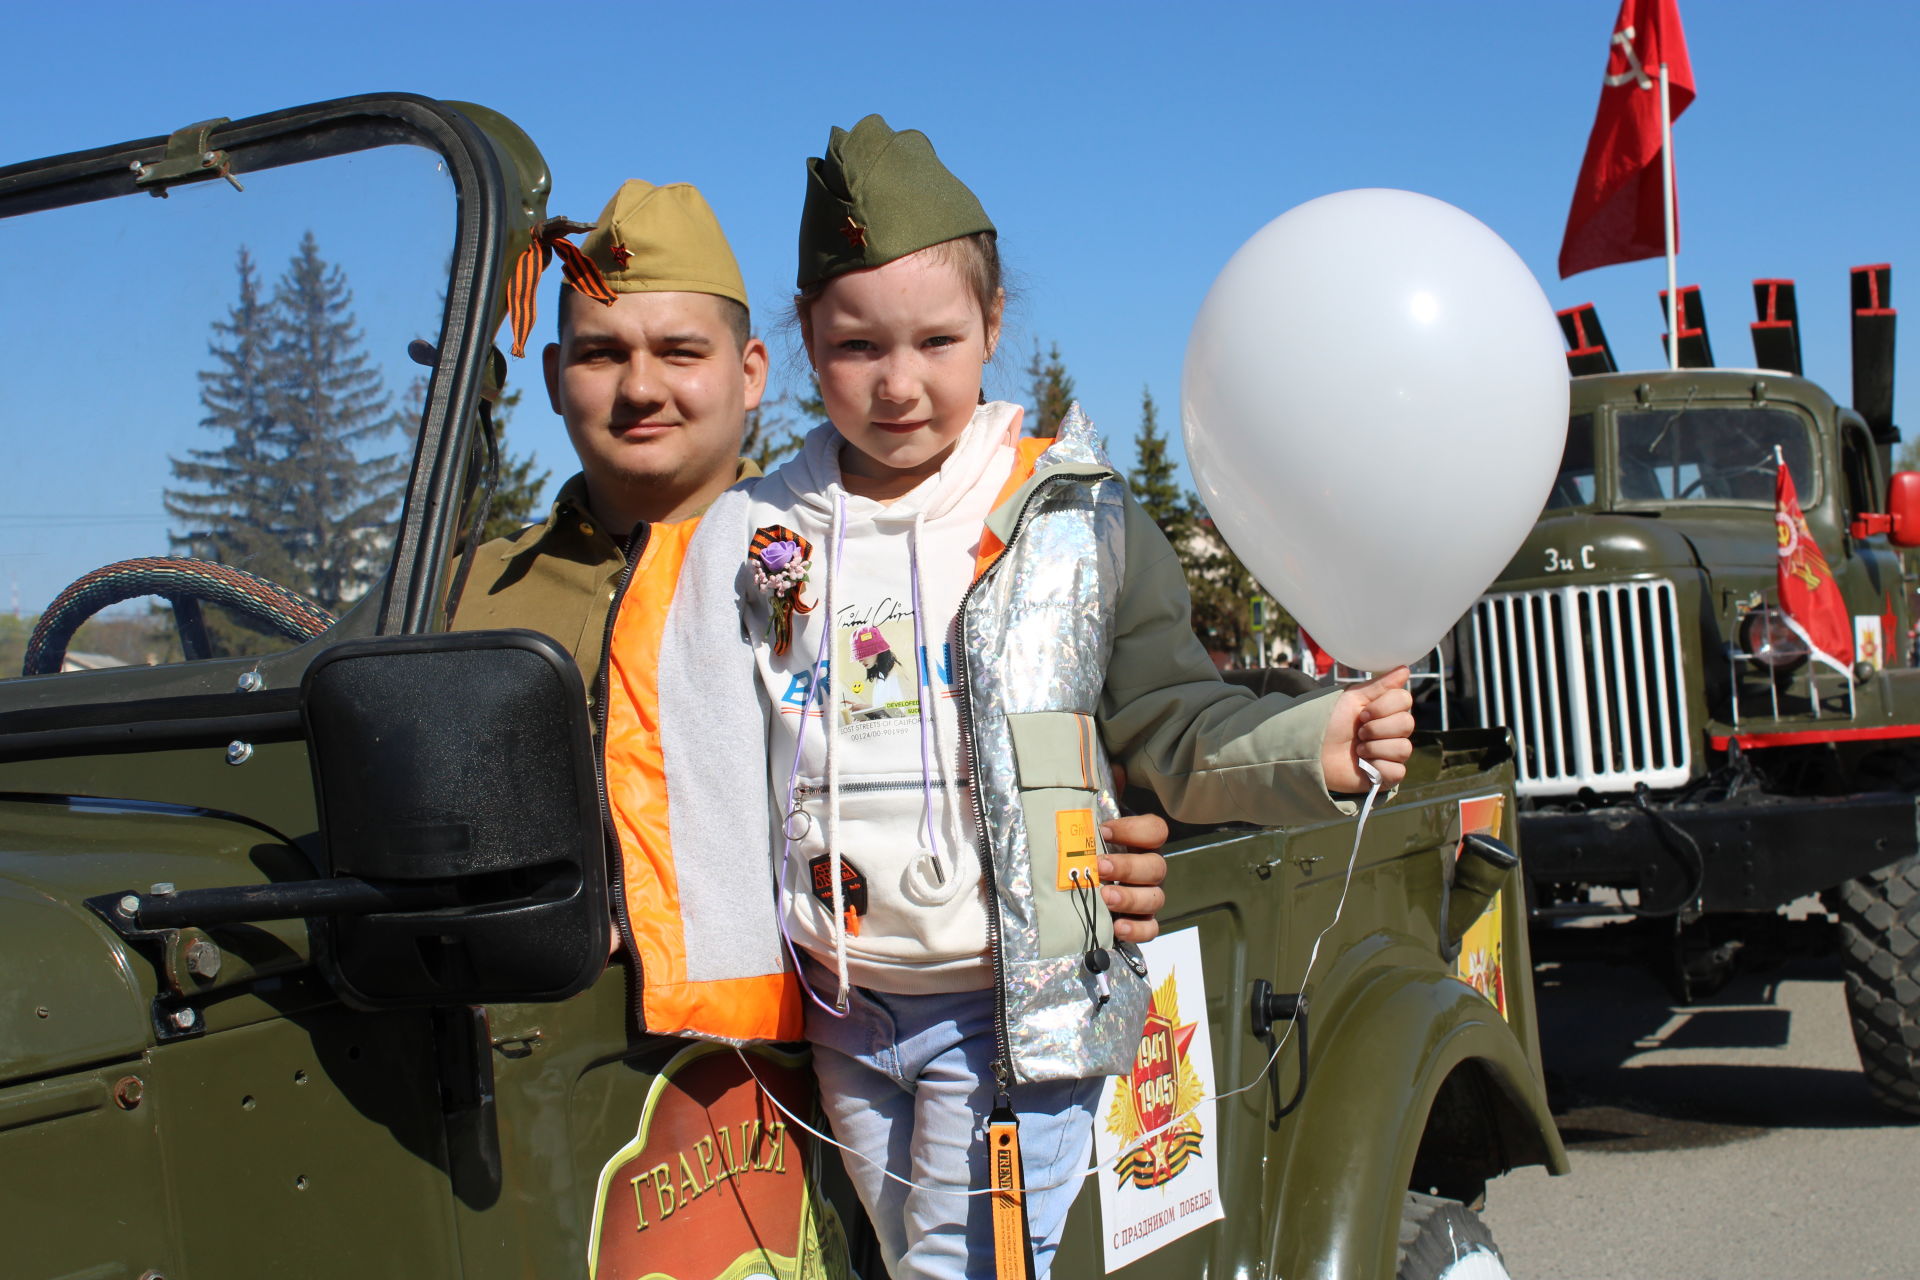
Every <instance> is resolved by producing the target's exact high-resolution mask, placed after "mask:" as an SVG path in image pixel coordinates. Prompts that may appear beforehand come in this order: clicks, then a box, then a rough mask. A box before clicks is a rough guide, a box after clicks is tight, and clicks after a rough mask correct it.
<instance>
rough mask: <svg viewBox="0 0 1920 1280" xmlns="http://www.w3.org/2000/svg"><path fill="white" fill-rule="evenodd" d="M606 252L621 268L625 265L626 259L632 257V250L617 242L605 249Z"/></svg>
mask: <svg viewBox="0 0 1920 1280" xmlns="http://www.w3.org/2000/svg"><path fill="white" fill-rule="evenodd" d="M607 252H608V253H610V254H612V255H613V260H614V261H615V262H616V263H618V264H619V265H620V266H621V267H623V268H624V267H625V266H626V265H627V259H629V258H631V257H633V250H631V249H629V248H627V246H625V245H623V244H621V243H620V242H618V241H615V242H614V243H613V244H612V245H611V246H610V247H609V248H608V249H607Z"/></svg>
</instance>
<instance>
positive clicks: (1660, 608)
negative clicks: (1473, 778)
mask: <svg viewBox="0 0 1920 1280" xmlns="http://www.w3.org/2000/svg"><path fill="white" fill-rule="evenodd" d="M1472 661H1473V664H1474V667H1473V670H1474V676H1475V682H1476V683H1477V685H1478V686H1479V690H1480V723H1481V724H1482V725H1485V726H1493V725H1506V726H1507V727H1508V728H1510V729H1512V730H1513V736H1514V742H1515V745H1516V747H1517V748H1518V752H1519V760H1518V765H1519V771H1520V777H1519V791H1520V794H1522V795H1530V796H1556V795H1571V794H1573V793H1574V792H1576V791H1579V790H1580V789H1581V788H1583V787H1592V788H1593V789H1594V790H1595V791H1600V792H1608V791H1626V790H1630V789H1632V787H1633V785H1634V784H1635V783H1639V782H1644V783H1646V784H1647V785H1648V786H1649V787H1673V786H1678V785H1680V784H1681V783H1683V782H1685V781H1686V780H1687V773H1688V766H1689V764H1690V762H1691V754H1690V743H1689V740H1688V735H1687V704H1686V681H1685V675H1684V672H1683V671H1682V670H1681V667H1680V619H1679V614H1678V610H1677V608H1676V606H1675V599H1674V590H1673V584H1672V583H1671V582H1664V581H1652V582H1628V583H1618V584H1612V585H1605V586H1572V587H1553V588H1548V589H1547V590H1544V591H1512V592H1503V593H1500V594H1495V595H1487V596H1482V597H1481V598H1480V601H1479V603H1478V604H1476V605H1475V606H1474V608H1473V658H1472Z"/></svg>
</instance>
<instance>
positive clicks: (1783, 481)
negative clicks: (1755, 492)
mask: <svg viewBox="0 0 1920 1280" xmlns="http://www.w3.org/2000/svg"><path fill="white" fill-rule="evenodd" d="M1773 523H1774V529H1775V532H1777V533H1778V534H1779V537H1780V546H1779V552H1780V566H1779V567H1780V608H1781V609H1782V610H1784V611H1785V613H1786V615H1787V625H1788V626H1790V627H1792V628H1793V632H1794V634H1795V635H1797V636H1799V637H1800V638H1801V639H1802V640H1804V641H1806V642H1807V647H1808V648H1809V649H1811V650H1813V656H1814V657H1816V658H1818V659H1820V660H1821V661H1822V662H1825V663H1826V664H1827V665H1828V666H1830V667H1833V668H1834V669H1836V670H1838V671H1839V672H1840V673H1841V674H1842V675H1845V676H1846V677H1847V678H1848V679H1852V678H1853V622H1852V619H1850V618H1849V617H1848V616H1847V606H1846V602H1845V601H1843V600H1841V599H1840V588H1839V587H1838V586H1836V585H1835V584H1834V581H1833V570H1831V569H1829V568H1827V558H1826V556H1824V555H1822V554H1821V552H1820V544H1819V543H1817V542H1815V541H1814V540H1813V534H1812V532H1811V531H1810V530H1809V529H1808V528H1807V518H1806V516H1804V515H1802V514H1801V513H1800V497H1799V495H1798V494H1796V493H1795V492H1794V490H1793V476H1792V475H1791V474H1789V473H1788V471H1787V467H1786V464H1785V463H1784V462H1783V463H1781V464H1780V470H1779V473H1778V474H1777V475H1776V476H1775V477H1774V481H1773Z"/></svg>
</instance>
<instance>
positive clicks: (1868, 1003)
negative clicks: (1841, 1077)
mask: <svg viewBox="0 0 1920 1280" xmlns="http://www.w3.org/2000/svg"><path fill="white" fill-rule="evenodd" d="M1831 905H1832V907H1833V909H1834V911H1835V912H1836V913H1837V914H1838V915H1839V916H1840V949H1841V952H1842V953H1843V956H1844V958H1845V965H1846V973H1847V1011H1848V1013H1850V1014H1851V1015H1852V1021H1853V1044H1854V1047H1855V1048H1856V1049H1858V1050H1859V1051H1860V1065H1861V1067H1862V1068H1864V1069H1865V1071H1866V1073H1867V1084H1868V1086H1869V1087H1870V1088H1871V1089H1872V1090H1873V1095H1874V1097H1876V1098H1878V1099H1879V1100H1880V1101H1881V1102H1883V1103H1885V1104H1886V1105H1887V1106H1889V1107H1891V1108H1893V1109H1894V1110H1895V1111H1898V1112H1901V1113H1903V1114H1905V1115H1909V1116H1915V1117H1920V857H1914V858H1905V859H1902V860H1901V861H1899V862H1896V863H1894V864H1893V865H1892V866H1890V867H1882V868H1881V869H1880V870H1878V871H1875V872H1873V873H1872V874H1870V875H1864V876H1861V877H1860V878H1859V879H1858V880H1849V881H1847V882H1846V883H1845V884H1843V885H1841V886H1840V892H1839V893H1837V894H1835V895H1832V900H1831Z"/></svg>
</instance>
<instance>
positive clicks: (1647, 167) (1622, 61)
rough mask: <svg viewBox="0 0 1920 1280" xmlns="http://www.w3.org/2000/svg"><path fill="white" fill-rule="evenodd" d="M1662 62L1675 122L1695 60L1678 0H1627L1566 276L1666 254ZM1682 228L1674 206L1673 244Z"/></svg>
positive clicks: (1566, 251)
mask: <svg viewBox="0 0 1920 1280" xmlns="http://www.w3.org/2000/svg"><path fill="white" fill-rule="evenodd" d="M1663 62H1664V63H1666V64H1667V86H1668V96H1669V97H1670V98H1671V99H1672V102H1673V118H1674V119H1675V120H1678V119H1679V118H1680V113H1681V112H1682V111H1685V110H1686V109H1687V104H1688V103H1690V102H1692V101H1693V63H1692V62H1691V61H1690V60H1689V59H1688V57H1687V38H1686V35H1685V33H1684V32H1682V31H1681V29H1680V9H1679V6H1678V5H1677V4H1676V3H1675V0H1624V3H1622V4H1621V6H1620V16H1619V18H1618V19H1616V20H1615V22H1614V24H1613V39H1612V42H1611V43H1610V44H1609V45H1608V49H1607V73H1606V77H1605V79H1603V80H1602V81H1601V85H1600V106H1599V109H1598V110H1597V111H1596V112H1595V113H1594V117H1593V132H1592V133H1591V134H1590V135H1588V137H1587V154H1586V158H1585V159H1583V160H1582V161H1581V162H1580V178H1579V181H1577V182H1575V183H1574V187H1573V205H1572V207H1571V208H1570V209H1568V211H1567V233H1566V236H1565V238H1564V239H1562V240H1561V242H1560V275H1561V276H1562V278H1564V277H1566V276H1570V275H1574V274H1575V273H1577V272H1581V271H1591V270H1592V269H1593V268H1595V267H1607V266H1612V265H1613V264H1614V263H1616V262H1637V261H1639V260H1640V259H1642V258H1657V257H1660V256H1661V255H1662V254H1664V253H1665V252H1666V212H1665V210H1664V208H1663V207H1662V205H1663V202H1664V200H1665V183H1664V181H1663V180H1662V177H1661V173H1660V167H1661V162H1660V153H1661V146H1662V134H1663V132H1664V130H1663V129H1662V128H1661V125H1660V64H1661V63H1663ZM1675 203H1676V204H1677V203H1678V198H1677V197H1676V199H1675ZM1679 226H1680V224H1679V215H1678V212H1677V211H1676V213H1675V221H1674V243H1675V246H1676V247H1678V244H1679V237H1680V232H1679Z"/></svg>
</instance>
